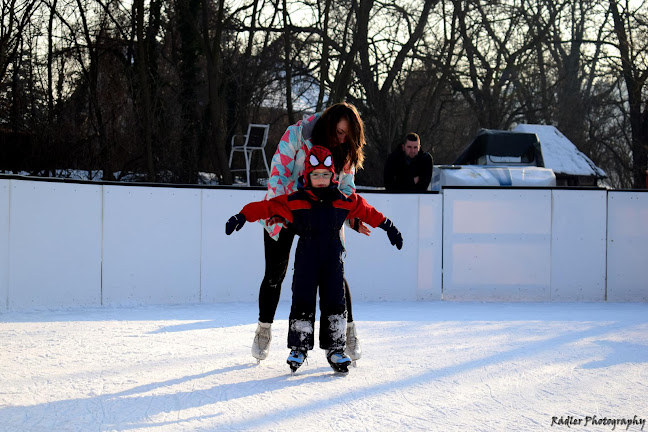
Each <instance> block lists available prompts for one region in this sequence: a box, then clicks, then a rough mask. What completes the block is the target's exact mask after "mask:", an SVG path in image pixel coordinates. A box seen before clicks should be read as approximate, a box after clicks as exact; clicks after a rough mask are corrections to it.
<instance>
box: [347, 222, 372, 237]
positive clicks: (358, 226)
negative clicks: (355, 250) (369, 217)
mask: <svg viewBox="0 0 648 432" xmlns="http://www.w3.org/2000/svg"><path fill="white" fill-rule="evenodd" d="M351 228H353V229H354V230H355V231H358V232H359V233H360V234H364V235H366V236H370V235H371V230H370V229H369V226H368V225H365V223H364V222H362V221H361V220H360V219H358V218H355V219H353V220H352V221H351Z"/></svg>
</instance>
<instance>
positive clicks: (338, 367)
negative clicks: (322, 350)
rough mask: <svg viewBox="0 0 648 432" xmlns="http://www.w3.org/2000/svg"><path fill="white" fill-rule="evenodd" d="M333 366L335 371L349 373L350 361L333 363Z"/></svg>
mask: <svg viewBox="0 0 648 432" xmlns="http://www.w3.org/2000/svg"><path fill="white" fill-rule="evenodd" d="M331 368H332V369H333V371H335V373H339V374H343V375H346V374H348V373H349V363H340V364H331Z"/></svg>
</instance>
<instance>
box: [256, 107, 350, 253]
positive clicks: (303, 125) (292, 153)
mask: <svg viewBox="0 0 648 432" xmlns="http://www.w3.org/2000/svg"><path fill="white" fill-rule="evenodd" d="M320 116H321V113H317V114H314V115H312V116H310V117H309V118H308V119H304V120H300V121H298V122H297V123H296V124H294V125H292V126H289V127H288V129H286V132H285V133H284V136H283V137H282V138H281V141H279V145H278V146H277V151H276V152H275V154H274V156H273V157H272V162H271V165H270V179H269V180H268V192H267V193H266V196H265V200H269V199H271V198H274V197H277V196H281V195H289V194H291V193H292V192H295V191H296V190H297V186H298V185H299V177H300V176H301V175H302V173H303V172H304V161H305V159H306V154H307V153H308V151H309V150H310V148H311V147H312V146H313V143H312V142H311V140H310V139H311V136H312V134H313V128H314V127H315V123H317V120H318V119H319V117H320ZM337 181H338V183H339V186H338V188H339V190H340V192H342V193H343V194H344V195H346V196H350V195H351V194H353V193H354V192H355V190H356V186H355V183H354V181H355V168H352V167H349V166H346V167H344V168H343V169H342V171H341V172H339V173H338V177H337ZM259 222H260V223H261V224H262V225H263V226H264V227H265V229H266V230H267V231H268V234H270V237H272V238H273V239H275V240H276V239H278V238H279V233H280V231H281V229H282V228H283V224H282V223H277V224H272V223H268V221H267V220H261V221H259Z"/></svg>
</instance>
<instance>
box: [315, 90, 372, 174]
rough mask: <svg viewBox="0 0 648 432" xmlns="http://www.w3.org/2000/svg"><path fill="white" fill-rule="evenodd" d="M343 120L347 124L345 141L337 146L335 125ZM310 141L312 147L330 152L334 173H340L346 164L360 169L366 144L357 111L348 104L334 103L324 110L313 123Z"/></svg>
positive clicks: (362, 126) (362, 125)
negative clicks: (320, 147) (315, 146)
mask: <svg viewBox="0 0 648 432" xmlns="http://www.w3.org/2000/svg"><path fill="white" fill-rule="evenodd" d="M343 118H344V119H346V120H347V121H348V122H349V130H348V131H347V132H348V133H347V139H346V141H345V142H344V143H342V144H338V143H337V124H338V122H339V121H340V120H341V119H343ZM311 141H312V143H313V145H321V146H323V147H326V148H328V149H330V150H331V153H332V154H333V163H334V164H335V169H336V171H338V172H340V171H342V169H343V168H344V167H345V166H346V164H347V163H348V164H350V166H351V167H355V168H356V170H358V169H361V168H362V163H363V162H364V146H365V145H366V144H367V142H366V141H365V135H364V124H363V123H362V119H361V118H360V114H359V113H358V110H357V109H356V107H354V106H353V105H351V104H350V103H346V102H340V103H336V104H335V105H331V106H330V107H328V108H327V109H326V110H324V113H322V116H321V117H320V118H319V119H317V123H315V127H314V128H313V136H312V138H311Z"/></svg>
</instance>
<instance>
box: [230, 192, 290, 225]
mask: <svg viewBox="0 0 648 432" xmlns="http://www.w3.org/2000/svg"><path fill="white" fill-rule="evenodd" d="M287 197H288V195H281V196H278V197H275V198H272V199H271V200H269V201H256V202H251V203H249V204H247V205H245V207H243V209H242V210H241V212H240V213H238V214H235V215H234V216H232V217H231V218H229V220H228V221H227V222H226V223H225V234H227V235H230V234H232V233H233V232H234V230H236V231H238V230H240V229H241V228H242V227H243V225H245V222H246V221H247V222H254V221H257V220H259V219H268V218H271V217H273V216H281V217H282V218H284V219H285V220H287V221H288V222H292V212H291V211H290V209H289V208H288V206H287V204H286V202H287V201H286V199H287Z"/></svg>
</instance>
